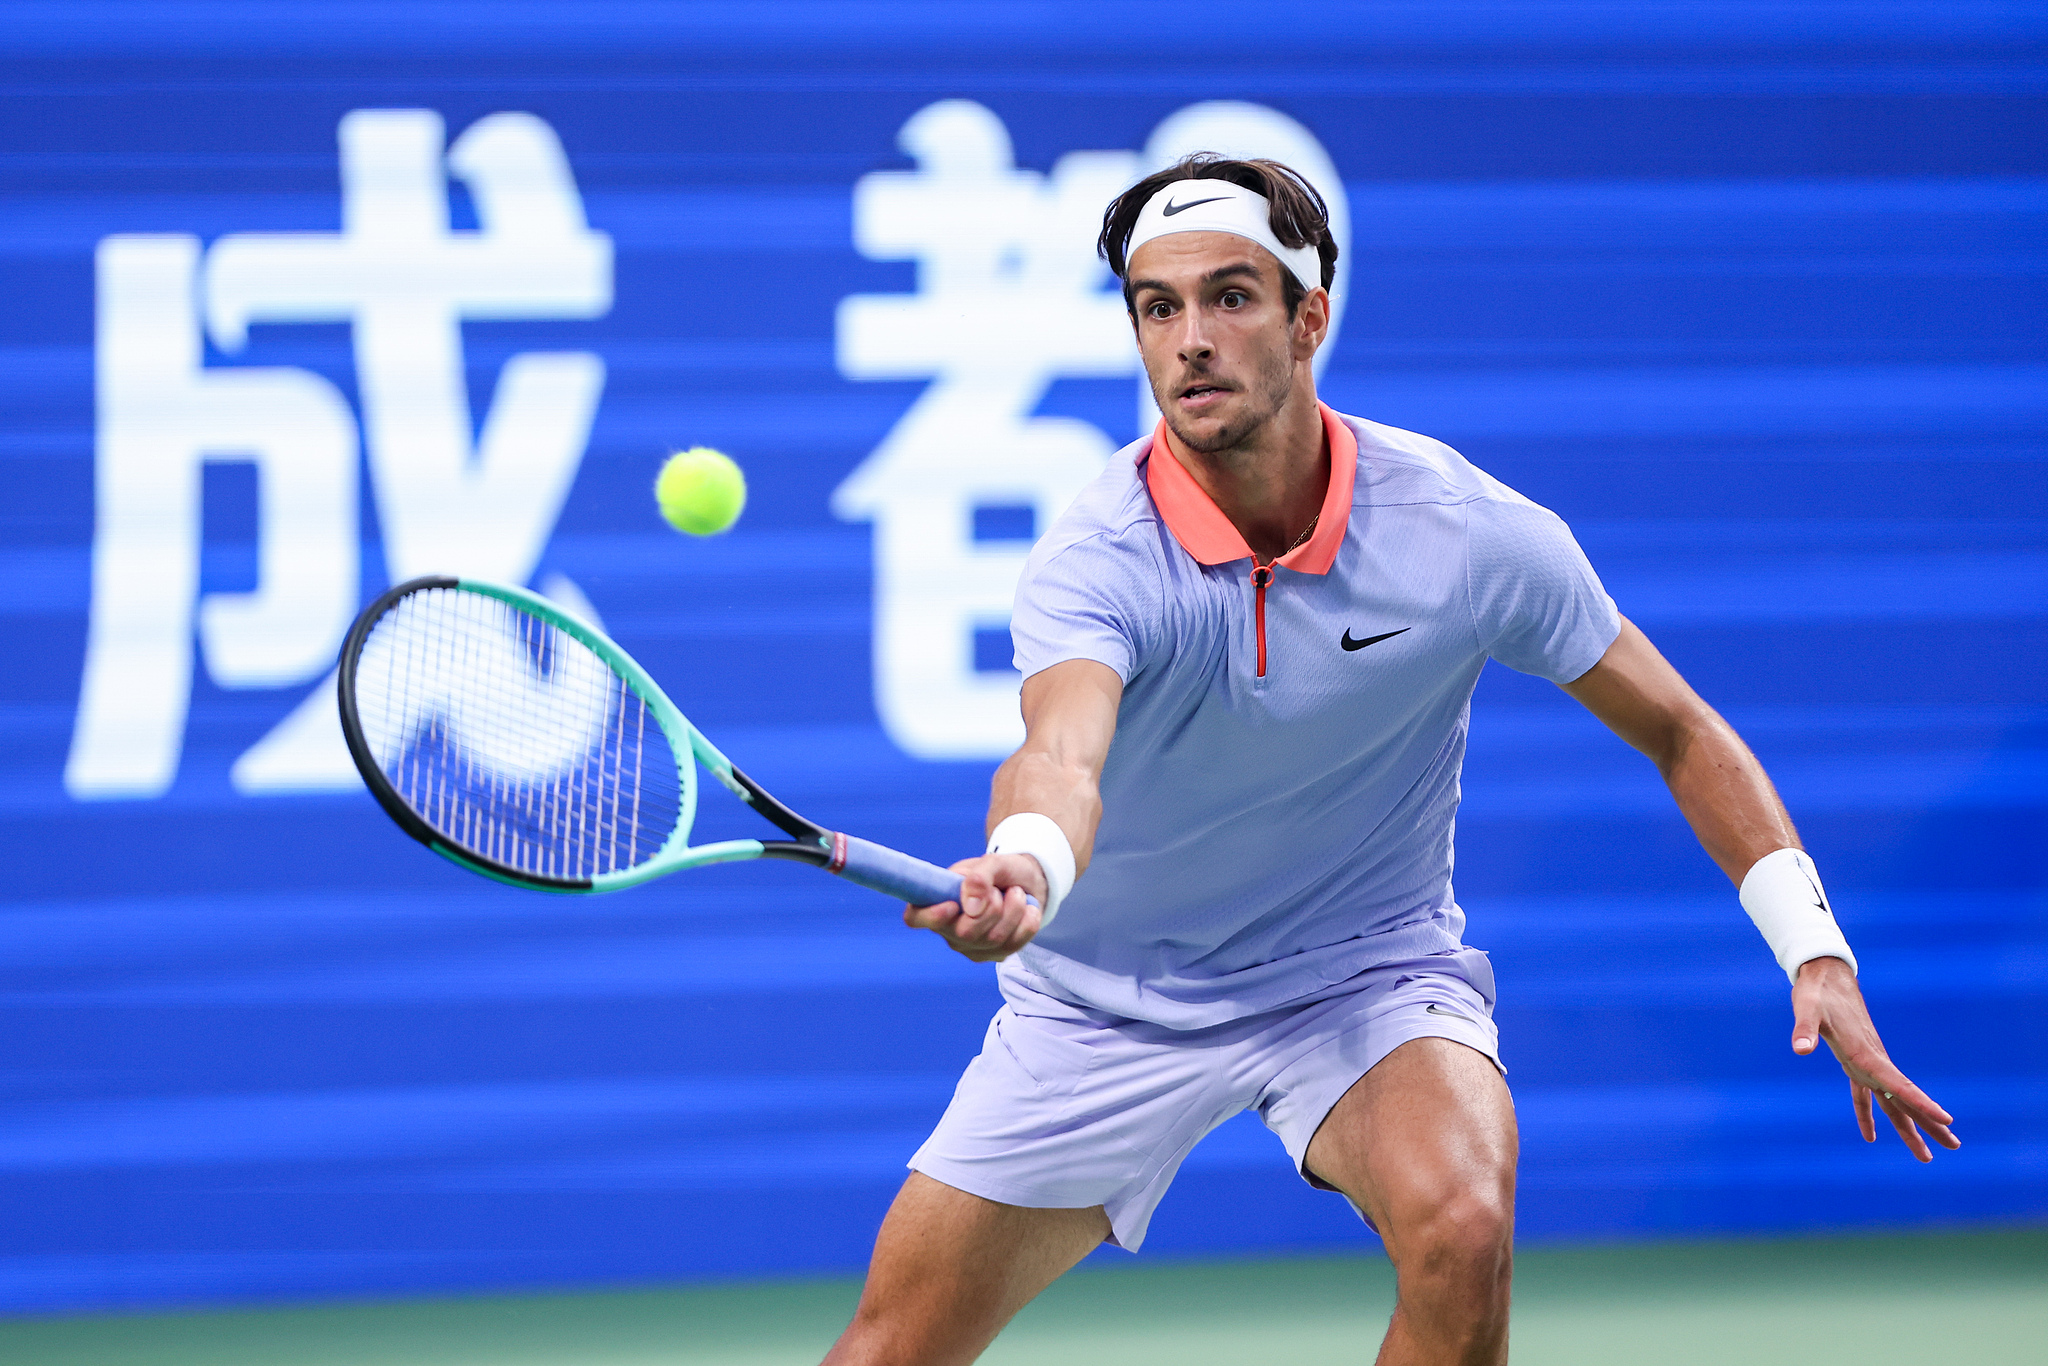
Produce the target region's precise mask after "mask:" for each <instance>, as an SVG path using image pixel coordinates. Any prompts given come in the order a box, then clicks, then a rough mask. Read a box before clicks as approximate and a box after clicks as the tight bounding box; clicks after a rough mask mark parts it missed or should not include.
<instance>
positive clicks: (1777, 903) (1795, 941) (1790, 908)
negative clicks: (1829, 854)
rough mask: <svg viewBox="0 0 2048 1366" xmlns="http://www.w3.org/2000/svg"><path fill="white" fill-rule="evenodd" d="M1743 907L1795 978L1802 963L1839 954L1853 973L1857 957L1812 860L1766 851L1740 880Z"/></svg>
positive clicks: (1795, 853) (1797, 853) (1800, 854)
mask: <svg viewBox="0 0 2048 1366" xmlns="http://www.w3.org/2000/svg"><path fill="white" fill-rule="evenodd" d="M1740 895H1741V897H1742V909H1743V910H1745V911H1748V912H1749V918H1750V919H1751V920H1754V921H1755V922H1756V927H1757V928H1758V929H1759V930H1761V931H1763V936H1764V942H1765V943H1766V944H1769V945H1770V946H1771V952H1772V953H1774V954H1776V955H1777V957H1778V966H1779V967H1781V968H1783V969H1785V975H1786V976H1787V977H1789V978H1791V979H1792V980H1793V981H1794V982H1797V981H1798V980H1799V968H1800V965H1801V964H1804V963H1809V962H1812V961H1813V960H1814V959H1816V958H1839V959H1841V960H1842V961H1843V962H1845V963H1847V964H1848V965H1849V971H1850V972H1851V973H1853V972H1855V971H1856V955H1855V954H1853V953H1851V952H1849V941H1848V940H1846V939H1844V938H1843V937H1842V927H1841V926H1840V925H1837V924H1836V923H1835V912H1834V908H1833V907H1831V906H1829V905H1828V894H1827V893H1826V892H1824V891H1822V890H1821V886H1820V873H1819V871H1818V870H1817V869H1815V868H1814V866H1813V860H1812V859H1810V858H1808V857H1807V856H1806V855H1805V854H1804V853H1803V852H1801V851H1800V850H1797V849H1780V850H1778V851H1777V852H1776V853H1771V854H1765V855H1764V856H1763V857H1762V858H1760V859H1758V860H1757V861H1756V862H1755V864H1753V865H1752V866H1751V867H1750V870H1749V873H1748V874H1747V875H1746V876H1745V877H1744V878H1743V879H1742V891H1741V893H1740Z"/></svg>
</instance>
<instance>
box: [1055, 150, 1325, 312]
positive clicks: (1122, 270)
mask: <svg viewBox="0 0 2048 1366" xmlns="http://www.w3.org/2000/svg"><path fill="white" fill-rule="evenodd" d="M1177 180H1227V181H1229V182H1230V183H1231V184H1233V185H1236V186H1240V187H1241V188H1243V189H1247V190H1250V191H1251V192H1252V193H1254V194H1261V195H1264V196H1265V197H1266V199H1267V201H1268V202H1269V203H1271V204H1272V206H1273V211H1272V213H1271V214H1270V215H1269V216H1268V217H1267V220H1266V221H1267V223H1268V224H1269V225H1270V226H1271V227H1272V229H1273V235H1274V236H1275V237H1277V238H1279V239H1280V244H1281V245H1282V246H1286V247H1305V246H1309V245H1310V244H1314V246H1315V249H1316V255H1317V256H1319V257H1321V258H1322V262H1323V280H1322V285H1323V288H1324V289H1328V288H1329V287H1330V281H1332V280H1334V279H1336V278H1337V240H1336V239H1335V238H1333V237H1331V236H1330V207H1329V205H1327V204H1325V203H1324V202H1323V197H1322V196H1321V195H1320V194H1317V193H1316V187H1315V186H1313V185H1311V184H1309V183H1308V180H1307V178H1306V177H1304V176H1303V175H1302V174H1301V173H1300V172H1299V171H1297V170H1295V169H1294V168H1293V167H1291V166H1283V165H1281V164H1280V163H1279V162H1277V161H1268V160H1266V159H1265V158H1263V157H1260V158H1257V159H1255V160H1251V161H1234V160H1232V159H1231V158H1229V157H1225V156H1219V155H1218V154H1217V153H1215V152H1190V153H1189V154H1188V155H1186V156H1184V157H1182V158H1181V159H1180V160H1179V161H1176V162H1174V163H1173V165H1171V166H1169V167H1167V168H1166V169H1165V170H1163V171H1154V172H1153V173H1152V174H1151V175H1148V176H1146V177H1145V178H1144V179H1143V180H1141V181H1139V182H1138V183H1137V184H1135V185H1133V186H1131V188H1130V189H1128V190H1125V191H1124V192H1123V193H1122V194H1120V195H1118V196H1117V197H1116V198H1115V199H1112V200H1111V201H1110V202H1109V207H1108V208H1107V209H1104V210H1103V212H1102V235H1101V236H1100V237H1098V238H1096V239H1095V250H1096V253H1097V254H1098V255H1100V256H1101V257H1102V258H1103V259H1104V260H1105V261H1108V262H1109V268H1110V269H1111V270H1113V271H1115V272H1116V274H1117V278H1118V279H1120V280H1125V284H1124V307H1125V308H1127V309H1131V308H1133V304H1134V300H1133V299H1132V298H1131V286H1130V284H1129V282H1128V280H1127V279H1126V277H1127V276H1128V274H1129V271H1130V259H1129V247H1130V241H1131V230H1132V229H1134V228H1136V227H1137V226H1138V215H1139V214H1140V213H1143V212H1144V210H1145V206H1146V205H1147V204H1149V203H1151V202H1152V196H1153V195H1155V194H1158V193H1159V192H1160V191H1161V190H1163V189H1165V188H1166V187H1167V186H1168V185H1171V184H1173V183H1174V182H1175V181H1177ZM1280 295H1281V298H1282V299H1283V300H1285V301H1286V304H1287V316H1288V317H1290V318H1292V317H1293V316H1294V310H1295V309H1297V308H1299V307H1301V301H1302V300H1303V299H1305V298H1307V297H1308V291H1307V290H1306V289H1304V288H1303V287H1302V286H1301V284H1300V282H1299V281H1297V280H1296V279H1295V278H1294V272H1293V271H1291V270H1288V269H1286V268H1285V267H1284V266H1283V267H1282V268H1281V271H1280ZM1133 311H1135V310H1133Z"/></svg>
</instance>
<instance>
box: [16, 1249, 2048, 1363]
mask: <svg viewBox="0 0 2048 1366" xmlns="http://www.w3.org/2000/svg"><path fill="white" fill-rule="evenodd" d="M859 1289H860V1287H859V1283H858V1282H857V1281H855V1280H851V1279H845V1280H809V1281H784V1282H768V1283H752V1284H746V1285H729V1286H717V1287H710V1288H692V1289H681V1290H644V1291H631V1292H612V1293H603V1294H580V1295H535V1296H524V1297H519V1298H509V1297H507V1298H477V1299H461V1300H415V1301H405V1302H395V1303H381V1304H351V1305H330V1306H323V1307H318V1308H303V1309H266V1310H255V1311H250V1310H241V1311H234V1312H221V1313H187V1314H152V1315H136V1316H132V1317H118V1318H116V1317H99V1318H73V1319H41V1320H16V1321H14V1322H12V1323H10V1324H9V1325H8V1326H7V1327H6V1328H5V1330H4V1331H0V1363H5V1364H6V1366H29V1363H34V1364H35V1366H201V1364H202V1363H204V1366H259V1363H260V1364H261V1366H486V1364H488V1366H643V1364H644V1366H652V1363H657V1362H658V1363H663V1366H700V1363H701V1364H702V1366H709V1363H714V1362H715V1363H720V1364H721V1366H785V1364H787V1366H804V1364H805V1363H813V1362H815V1361H816V1360H817V1359H818V1358H819V1356H821V1355H822V1354H823V1352H824V1350H825V1348H826V1347H827V1345H829V1344H830V1343H831V1341H832V1338H833V1336H834V1335H835V1334H836V1333H837V1332H838V1330H839V1328H840V1326H841V1325H842V1324H843V1323H844V1322H845V1320H846V1317H847V1315H848V1313H849V1312H850V1311H851V1309H852V1307H853V1303H854V1300H855V1298H856V1297H857V1295H858V1294H859ZM1392 1304H1393V1276H1392V1273H1391V1272H1390V1271H1389V1269H1388V1267H1387V1265H1386V1263H1385V1261H1384V1260H1382V1259H1380V1258H1378V1257H1356V1256H1354V1257H1317V1258H1302V1259H1291V1260H1290V1259H1275V1260H1265V1261H1243V1262H1160V1261H1152V1262H1145V1261H1134V1262H1132V1263H1131V1264H1130V1265H1129V1266H1126V1267H1117V1266H1115V1265H1114V1264H1113V1263H1112V1264H1111V1266H1110V1267H1109V1268H1105V1269H1101V1270H1096V1269H1092V1268H1090V1269H1086V1270H1083V1271H1080V1272H1077V1273H1075V1274H1074V1275H1072V1276H1069V1277H1068V1278H1067V1279H1066V1280H1065V1281H1062V1282H1061V1283H1059V1284H1058V1285H1055V1286H1054V1287H1053V1288H1052V1290H1050V1291H1049V1292H1047V1294H1046V1295H1044V1296H1043V1297H1042V1298H1041V1299H1040V1300H1039V1301H1038V1302H1037V1303H1036V1304H1034V1305H1032V1306H1031V1307H1030V1308H1028V1309H1026V1310H1025V1311H1024V1313H1023V1314H1022V1315H1021V1316H1020V1317H1019V1318H1018V1319H1017V1321H1016V1322H1015V1323H1014V1324H1013V1325H1012V1326H1011V1328H1010V1330H1009V1331H1008V1332H1007V1333H1005V1334H1004V1336H1003V1337H1002V1339H1001V1340H999V1341H998V1342H997V1344H996V1345H995V1346H994V1347H993V1348H992V1349H990V1351H989V1352H988V1354H987V1355H986V1356H984V1357H983V1358H982V1360H983V1361H984V1362H986V1363H990V1366H1093V1363H1109V1364H1114V1366H1154V1363H1157V1364H1158V1366H1210V1364H1211V1363H1215V1366H1222V1364H1223V1363H1229V1364H1230V1366H1245V1364H1246V1363H1251V1364H1253V1366H1263V1364H1264V1363H1272V1362H1318V1363H1320V1362H1345V1361H1356V1362H1365V1361H1368V1360H1370V1359H1371V1353H1372V1349H1373V1347H1374V1346H1375V1345H1376V1344H1377V1342H1378V1339H1379V1334H1380V1331H1381V1328H1382V1326H1383V1325H1384V1323H1385V1321H1386V1316H1387V1313H1388V1311H1389V1310H1390V1309H1391V1307H1392ZM1515 1304H1516V1314H1515V1337H1514V1360H1515V1362H1516V1363H1517V1366H1552V1363H1556V1364H1558V1366H1562V1364H1563V1363H1573V1364H1574V1366H1608V1364H1609V1363H1616V1364H1618V1363H1637V1362H1641V1363H1657V1366H1694V1364H1695V1363H1697V1364H1698V1366H1707V1363H1727V1362H1741V1363H1744V1366H1771V1364H1772V1363H1778V1362H1783V1363H1788V1364H1789V1363H1795V1362H1796V1363H1799V1366H1834V1363H1838V1362H1839V1363H1843V1364H1844V1366H1847V1363H1852V1362H1853V1363H1857V1366H1881V1364H1882V1363H1888V1362H1900V1363H1905V1362H1911V1363H1916V1366H1917V1364H1918V1363H1924V1362H1928V1361H1953V1362H1965V1363H1970V1366H2007V1364H2008V1363H2010V1364H2011V1366H2020V1364H2021V1363H2026V1364H2027V1366H2038V1363H2040V1362H2042V1361H2044V1360H2048V1230H2021V1231H2007V1232H1992V1233H1968V1234H1945V1235H1938V1236H1916V1237H1884V1238H1854V1239H1843V1238H1830V1239H1810V1240H1782V1241H1772V1242H1720V1243H1684V1244H1650V1245H1633V1246H1623V1247H1606V1248H1595V1249H1580V1250H1562V1249H1539V1250H1535V1251H1530V1252H1525V1253H1523V1254H1522V1255H1521V1256H1520V1258H1519V1260H1518V1269H1517V1276H1516V1287H1515Z"/></svg>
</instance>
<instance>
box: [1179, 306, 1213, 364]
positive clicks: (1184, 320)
mask: <svg viewBox="0 0 2048 1366" xmlns="http://www.w3.org/2000/svg"><path fill="white" fill-rule="evenodd" d="M1176 350H1177V351H1178V352H1179V354H1180V358H1181V359H1182V360H1183V361H1186V362H1188V363H1190V364H1194V363H1199V362H1203V361H1207V360H1209V359H1211V358H1212V357H1214V356H1215V354H1216V348H1215V347H1214V346H1213V345H1211V344H1210V341H1209V329H1208V327H1207V326H1206V325H1205V323H1204V320H1203V318H1202V314H1201V311H1200V310H1199V309H1193V308H1191V309H1189V310H1187V311H1186V312H1185V313H1183V314H1181V325H1180V337H1179V338H1178V345H1177V347H1176Z"/></svg>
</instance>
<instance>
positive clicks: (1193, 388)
mask: <svg viewBox="0 0 2048 1366" xmlns="http://www.w3.org/2000/svg"><path fill="white" fill-rule="evenodd" d="M1229 392H1230V391H1229V390H1228V389H1226V388H1224V387H1223V386H1222V385H1220V384H1190V385H1189V386H1188V387H1187V388H1185V389H1183V390H1181V391H1180V397H1182V398H1183V399H1203V398H1208V397H1209V396H1210V395H1211V394H1226V393H1229Z"/></svg>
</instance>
